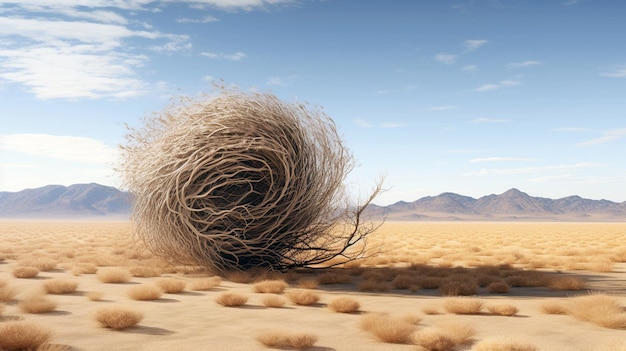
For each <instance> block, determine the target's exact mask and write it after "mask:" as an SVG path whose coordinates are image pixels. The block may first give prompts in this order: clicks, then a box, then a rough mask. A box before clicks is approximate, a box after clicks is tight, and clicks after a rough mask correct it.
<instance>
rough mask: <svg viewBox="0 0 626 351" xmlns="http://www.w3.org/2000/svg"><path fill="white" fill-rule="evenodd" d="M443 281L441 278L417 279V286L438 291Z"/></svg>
mask: <svg viewBox="0 0 626 351" xmlns="http://www.w3.org/2000/svg"><path fill="white" fill-rule="evenodd" d="M443 280H444V279H443V278H442V277H419V278H417V285H419V286H420V287H421V288H422V289H438V288H439V286H440V285H441V284H442V282H443Z"/></svg>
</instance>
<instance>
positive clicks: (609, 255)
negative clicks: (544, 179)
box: [0, 221, 626, 351]
mask: <svg viewBox="0 0 626 351" xmlns="http://www.w3.org/2000/svg"><path fill="white" fill-rule="evenodd" d="M132 232H133V228H132V224H131V223H129V222H34V221H33V222H25V221H3V222H0V350H5V349H6V350H9V349H20V348H22V349H28V348H31V349H37V348H38V349H39V350H48V351H50V350H167V351H173V350H271V349H309V350H318V351H322V350H327V351H330V350H363V351H366V350H476V351H481V350H482V351H484V350H492V351H493V350H585V351H608V350H611V351H617V350H622V351H623V350H626V309H625V306H626V223H528V222H411V223H403V222H387V223H385V224H383V225H382V226H381V227H380V228H379V229H378V230H377V231H376V232H375V233H373V234H372V235H371V236H370V238H369V241H368V243H367V248H368V255H369V257H367V258H364V259H362V260H359V261H353V262H349V263H346V264H344V265H340V266H338V267H335V268H332V269H307V270H304V269H303V270H297V271H291V272H285V273H276V272H273V273H272V272H269V273H268V272H262V271H254V272H247V273H238V274H231V275H228V276H227V277H217V276H213V275H212V274H210V273H208V272H206V271H204V270H203V269H202V268H201V267H193V266H182V265H176V264H172V263H168V262H166V261H165V260H163V259H160V258H157V257H154V256H153V255H152V254H151V253H150V252H148V251H146V250H145V249H144V248H143V247H142V246H141V244H139V243H136V242H134V241H133V240H132Z"/></svg>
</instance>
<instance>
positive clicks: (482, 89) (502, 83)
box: [475, 80, 521, 93]
mask: <svg viewBox="0 0 626 351" xmlns="http://www.w3.org/2000/svg"><path fill="white" fill-rule="evenodd" d="M520 84H521V83H520V82H518V81H516V80H503V81H500V82H499V83H488V84H483V85H481V86H479V87H477V88H476V89H475V90H476V91H477V92H481V93H482V92H485V91H490V90H498V89H502V88H509V87H513V86H516V85H520Z"/></svg>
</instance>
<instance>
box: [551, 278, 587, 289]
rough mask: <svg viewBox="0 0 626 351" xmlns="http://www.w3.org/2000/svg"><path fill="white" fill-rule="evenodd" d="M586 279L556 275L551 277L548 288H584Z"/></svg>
mask: <svg viewBox="0 0 626 351" xmlns="http://www.w3.org/2000/svg"><path fill="white" fill-rule="evenodd" d="M585 285H586V283H585V281H584V280H583V279H582V278H579V277H556V278H552V279H550V282H549V283H548V288H550V289H552V290H583V289H585Z"/></svg>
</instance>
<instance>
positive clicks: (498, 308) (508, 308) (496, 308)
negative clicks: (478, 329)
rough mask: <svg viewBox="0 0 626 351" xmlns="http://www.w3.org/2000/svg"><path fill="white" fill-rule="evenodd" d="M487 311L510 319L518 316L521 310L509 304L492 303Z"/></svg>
mask: <svg viewBox="0 0 626 351" xmlns="http://www.w3.org/2000/svg"><path fill="white" fill-rule="evenodd" d="M487 311H489V313H491V314H495V315H498V316H508V317H510V316H514V315H516V314H517V312H519V309H518V308H517V307H515V306H513V305H510V304H507V303H492V304H489V305H487Z"/></svg>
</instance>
